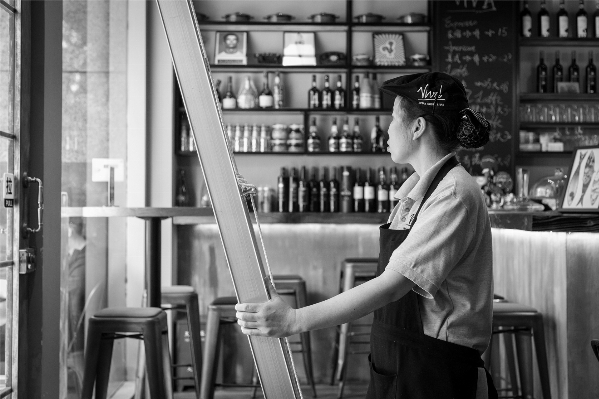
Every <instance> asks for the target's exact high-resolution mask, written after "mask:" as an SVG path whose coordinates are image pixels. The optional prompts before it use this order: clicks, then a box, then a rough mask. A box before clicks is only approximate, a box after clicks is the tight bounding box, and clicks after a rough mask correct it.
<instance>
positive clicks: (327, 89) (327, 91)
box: [321, 75, 333, 109]
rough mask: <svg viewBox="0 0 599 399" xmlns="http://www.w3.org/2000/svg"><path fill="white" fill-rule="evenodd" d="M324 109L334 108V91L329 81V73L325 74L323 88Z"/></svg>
mask: <svg viewBox="0 0 599 399" xmlns="http://www.w3.org/2000/svg"><path fill="white" fill-rule="evenodd" d="M321 98H322V109H331V108H333V91H332V90H331V84H330V83H329V75H324V89H322V95H321Z"/></svg>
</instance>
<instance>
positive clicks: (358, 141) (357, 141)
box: [353, 117, 364, 152]
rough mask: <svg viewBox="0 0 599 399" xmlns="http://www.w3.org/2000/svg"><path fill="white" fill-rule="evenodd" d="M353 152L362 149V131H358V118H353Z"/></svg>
mask: <svg viewBox="0 0 599 399" xmlns="http://www.w3.org/2000/svg"><path fill="white" fill-rule="evenodd" d="M353 140H354V152H362V151H363V149H364V148H363V147H364V145H363V139H362V132H360V118H357V117H356V118H354V134H353Z"/></svg>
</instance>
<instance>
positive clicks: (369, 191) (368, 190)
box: [364, 186, 374, 200]
mask: <svg viewBox="0 0 599 399" xmlns="http://www.w3.org/2000/svg"><path fill="white" fill-rule="evenodd" d="M364 199H365V200H372V199H374V187H373V186H368V187H364Z"/></svg>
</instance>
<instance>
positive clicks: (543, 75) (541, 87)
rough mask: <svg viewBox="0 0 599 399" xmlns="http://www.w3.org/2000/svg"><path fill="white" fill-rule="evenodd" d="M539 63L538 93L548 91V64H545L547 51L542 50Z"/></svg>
mask: <svg viewBox="0 0 599 399" xmlns="http://www.w3.org/2000/svg"><path fill="white" fill-rule="evenodd" d="M539 58H540V59H539V65H537V93H547V65H546V64H545V52H544V51H541V54H540V57H539Z"/></svg>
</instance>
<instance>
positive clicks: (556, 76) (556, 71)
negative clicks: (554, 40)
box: [553, 51, 564, 93]
mask: <svg viewBox="0 0 599 399" xmlns="http://www.w3.org/2000/svg"><path fill="white" fill-rule="evenodd" d="M563 81H564V68H563V67H562V64H560V61H559V51H556V52H555V64H554V65H553V92H554V93H557V83H558V82H563Z"/></svg>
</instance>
